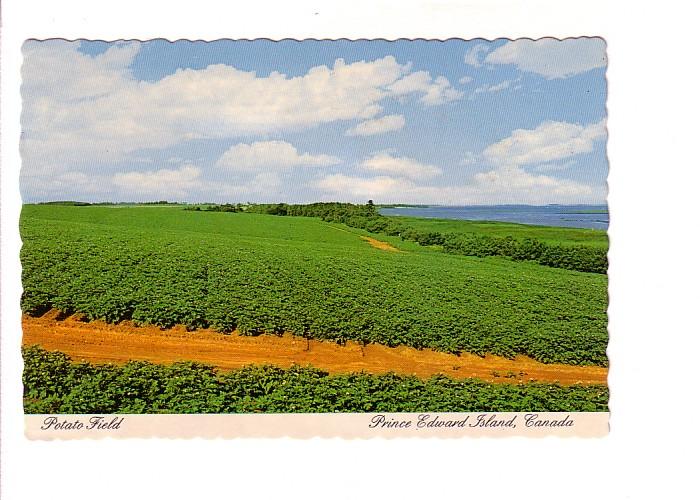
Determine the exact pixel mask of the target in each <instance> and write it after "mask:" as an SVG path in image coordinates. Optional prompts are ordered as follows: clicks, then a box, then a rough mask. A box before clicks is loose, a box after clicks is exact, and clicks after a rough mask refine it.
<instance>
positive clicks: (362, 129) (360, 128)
mask: <svg viewBox="0 0 700 500" xmlns="http://www.w3.org/2000/svg"><path fill="white" fill-rule="evenodd" d="M405 124H406V119H405V118H404V117H403V115H386V116H382V117H381V118H375V119H373V120H366V121H363V122H360V123H358V124H357V125H355V126H354V127H353V128H351V129H349V130H348V131H347V132H346V133H345V135H377V134H384V133H386V132H393V131H394V130H400V129H402V128H403V127H404V125H405Z"/></svg>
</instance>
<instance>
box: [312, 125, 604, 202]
mask: <svg viewBox="0 0 700 500" xmlns="http://www.w3.org/2000/svg"><path fill="white" fill-rule="evenodd" d="M604 137H605V121H600V122H597V123H592V124H590V125H586V126H583V125H577V124H572V123H566V122H544V123H542V124H540V125H539V126H537V127H535V128H534V129H529V130H525V129H518V130H514V131H513V132H512V133H511V134H510V135H509V136H508V137H506V138H504V139H502V140H500V141H498V142H496V143H494V144H492V145H490V146H488V147H486V148H485V149H484V150H483V151H482V152H481V154H476V153H473V152H471V151H470V152H467V153H466V154H465V155H464V160H463V161H462V162H461V163H462V165H476V164H483V165H487V166H490V170H488V171H485V172H477V173H475V174H474V175H472V176H471V177H470V178H468V180H467V181H466V182H463V183H455V182H453V183H451V184H449V185H442V186H440V185H426V184H425V183H423V182H422V181H423V180H424V179H426V178H430V177H432V176H434V175H436V174H437V173H439V172H440V169H438V168H437V167H433V166H428V167H429V169H428V170H423V169H422V168H421V167H425V165H421V164H417V162H415V160H411V159H408V158H395V157H392V156H390V155H388V154H386V153H380V154H378V155H375V156H373V157H372V158H369V159H367V160H365V161H364V162H363V163H362V164H361V165H360V167H361V168H363V169H364V170H368V171H374V172H377V173H381V174H384V175H379V176H376V177H369V178H367V177H356V176H347V175H341V174H337V175H330V176H326V177H324V178H323V179H321V180H320V181H317V182H315V183H314V185H313V186H314V187H316V188H318V189H321V190H322V191H323V192H325V193H326V199H336V200H341V201H361V200H363V199H368V198H372V199H374V200H375V201H378V202H382V203H393V202H403V203H443V204H455V205H459V204H493V203H526V204H545V203H599V202H601V201H602V200H604V199H605V187H604V186H602V185H601V186H592V185H588V184H584V183H581V182H577V181H574V180H570V179H562V178H558V177H554V176H551V175H545V174H544V173H543V172H553V171H557V170H563V169H567V168H569V167H571V166H572V165H574V160H570V159H569V158H571V157H573V156H575V155H579V154H584V153H588V152H590V151H592V150H593V147H594V144H595V142H596V141H599V140H602V139H603V138H604ZM563 160H568V161H565V162H563V163H560V164H556V163H554V162H561V161H563ZM530 166H531V167H532V170H534V171H535V172H534V173H533V172H530V171H528V170H526V167H530ZM426 174H429V175H426Z"/></svg>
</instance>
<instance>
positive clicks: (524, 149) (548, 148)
mask: <svg viewBox="0 0 700 500" xmlns="http://www.w3.org/2000/svg"><path fill="white" fill-rule="evenodd" d="M605 135H606V130H605V121H604V120H601V121H599V122H597V123H592V124H590V125H586V126H584V125H579V124H574V123H567V122H555V121H547V122H544V123H541V124H540V125H538V126H537V127H536V128H534V129H529V130H528V129H517V130H514V131H513V132H512V133H511V134H510V136H508V137H506V138H505V139H502V140H500V141H498V142H496V143H494V144H492V145H490V146H489V147H487V148H486V149H485V150H484V151H483V156H484V157H485V158H486V159H487V160H488V161H490V162H491V163H493V164H498V165H529V164H534V163H548V162H554V161H558V160H563V159H567V158H570V157H572V156H575V155H578V154H581V153H589V152H591V151H592V150H593V145H594V143H595V141H598V140H600V139H603V138H604V137H605Z"/></svg>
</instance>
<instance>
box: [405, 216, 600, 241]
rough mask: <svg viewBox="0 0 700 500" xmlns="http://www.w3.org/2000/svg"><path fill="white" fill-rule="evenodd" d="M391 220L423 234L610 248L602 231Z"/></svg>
mask: <svg viewBox="0 0 700 500" xmlns="http://www.w3.org/2000/svg"><path fill="white" fill-rule="evenodd" d="M391 218H392V220H397V221H400V222H402V223H404V224H406V225H407V226H411V227H413V228H415V229H418V230H421V231H437V232H441V233H462V234H477V235H484V236H497V237H505V236H512V237H513V238H517V239H521V238H522V239H524V238H532V239H536V240H541V241H544V242H545V243H549V244H555V245H590V246H593V247H598V248H607V246H608V236H607V233H606V232H605V231H601V230H599V229H581V228H568V227H553V226H533V225H529V224H514V223H510V222H490V221H467V220H453V219H426V218H422V217H405V216H391Z"/></svg>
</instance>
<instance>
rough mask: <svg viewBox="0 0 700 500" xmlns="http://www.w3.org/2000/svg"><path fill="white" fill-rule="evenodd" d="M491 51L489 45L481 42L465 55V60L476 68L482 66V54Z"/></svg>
mask: <svg viewBox="0 0 700 500" xmlns="http://www.w3.org/2000/svg"><path fill="white" fill-rule="evenodd" d="M488 51H489V46H488V45H486V44H484V43H479V44H477V45H475V46H474V47H472V48H471V49H470V50H469V52H467V53H466V54H465V55H464V62H465V63H467V64H468V65H470V66H474V67H475V68H479V67H481V66H482V62H481V55H482V54H485V53H487V52H488Z"/></svg>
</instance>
